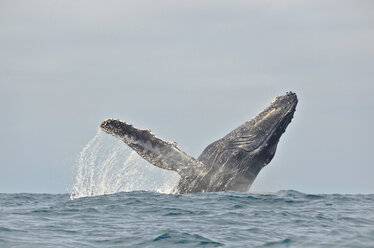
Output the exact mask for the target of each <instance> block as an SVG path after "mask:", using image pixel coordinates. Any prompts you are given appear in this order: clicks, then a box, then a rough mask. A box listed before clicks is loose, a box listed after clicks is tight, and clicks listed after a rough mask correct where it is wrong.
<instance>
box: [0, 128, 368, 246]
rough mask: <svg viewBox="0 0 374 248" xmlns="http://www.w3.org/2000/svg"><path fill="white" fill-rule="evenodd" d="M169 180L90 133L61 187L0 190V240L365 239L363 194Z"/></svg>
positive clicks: (326, 242)
mask: <svg viewBox="0 0 374 248" xmlns="http://www.w3.org/2000/svg"><path fill="white" fill-rule="evenodd" d="M108 137H109V138H108ZM178 180H179V177H178V175H176V174H175V173H173V172H170V171H164V170H161V169H159V168H156V167H154V166H152V165H150V164H148V163H147V162H145V161H144V160H143V159H141V158H140V157H139V156H138V155H137V154H136V153H134V152H133V151H132V150H131V149H129V148H128V147H127V146H126V145H124V144H123V142H119V141H117V140H116V139H111V137H110V136H108V135H104V134H103V133H101V132H98V134H97V135H96V136H95V137H94V138H93V139H92V140H91V141H90V142H89V143H88V144H87V146H86V147H84V149H83V150H82V152H81V153H80V156H79V159H78V161H77V165H76V172H75V183H74V185H73V186H72V188H71V193H70V194H28V193H22V194H0V248H3V247H4V248H5V247H25V248H26V247H27V248H29V247H30V248H32V247H374V195H372V194H371V195H342V194H329V195H326V194H305V193H301V192H297V191H292V190H287V191H279V192H275V193H266V194H255V193H239V192H216V193H196V194H185V195H176V194H171V192H172V189H173V187H174V186H175V185H176V184H177V182H178Z"/></svg>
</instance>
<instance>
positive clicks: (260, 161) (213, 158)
mask: <svg viewBox="0 0 374 248" xmlns="http://www.w3.org/2000/svg"><path fill="white" fill-rule="evenodd" d="M297 102H298V100H297V96H296V94H295V93H292V92H287V93H286V94H285V95H283V96H278V97H276V98H274V100H273V101H272V102H271V103H270V106H268V107H267V108H266V109H265V110H264V111H262V112H261V113H259V114H258V115H257V116H256V117H254V118H253V119H252V120H250V121H247V122H245V123H244V124H242V125H241V126H239V127H238V128H236V129H234V130H233V131H231V132H230V133H229V134H227V135H226V136H225V137H223V138H221V139H219V140H217V141H215V142H213V143H212V144H210V145H208V146H207V147H206V148H205V150H204V151H203V153H202V154H201V155H200V156H199V158H198V159H195V158H193V157H191V156H189V155H188V154H186V153H185V152H183V151H181V150H180V149H179V148H178V147H177V145H176V143H175V142H167V141H164V140H162V139H160V138H158V137H156V136H155V135H154V134H152V133H151V131H150V130H149V129H146V130H140V129H137V128H135V127H133V126H132V125H129V124H127V123H126V122H124V121H120V120H115V119H106V120H105V121H103V122H102V123H101V124H100V127H101V129H102V130H103V131H104V132H106V133H108V134H112V135H113V136H115V137H117V138H118V139H120V140H122V141H123V142H125V143H126V144H127V145H128V146H130V147H131V148H132V149H133V150H134V151H136V152H137V153H138V154H139V155H140V156H141V157H142V158H144V159H145V160H147V161H148V162H150V163H151V164H153V165H154V166H157V167H159V168H162V169H166V170H173V171H176V172H177V173H178V174H179V175H180V176H181V179H180V181H179V184H178V185H177V186H176V187H175V189H174V191H173V193H177V194H184V193H195V192H216V191H226V190H233V191H241V192H247V191H248V190H249V188H250V187H251V185H252V183H253V181H254V180H255V178H256V176H257V175H258V173H259V172H260V170H261V169H262V168H263V167H264V166H266V165H267V164H268V163H269V162H270V161H271V160H272V158H273V157H274V154H275V151H276V148H277V144H278V142H279V139H280V137H281V136H282V134H283V133H284V132H285V130H286V128H287V126H288V124H289V123H290V122H291V120H292V118H293V115H294V112H295V110H296V105H297Z"/></svg>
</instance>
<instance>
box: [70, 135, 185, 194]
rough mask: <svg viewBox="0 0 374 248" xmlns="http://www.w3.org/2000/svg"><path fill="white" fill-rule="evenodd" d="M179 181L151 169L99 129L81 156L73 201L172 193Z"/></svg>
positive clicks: (142, 160) (176, 178) (149, 165)
mask: <svg viewBox="0 0 374 248" xmlns="http://www.w3.org/2000/svg"><path fill="white" fill-rule="evenodd" d="M178 181H179V175H178V174H177V173H176V172H173V171H167V170H163V169H160V168H158V167H155V166H153V165H151V164H150V163H148V162H147V161H145V160H144V159H143V158H142V157H140V156H139V155H138V154H137V153H136V152H134V151H133V150H132V149H131V148H130V147H128V146H127V145H126V144H125V143H123V142H122V141H120V140H118V139H116V138H114V137H112V136H111V135H108V134H106V133H104V132H102V131H101V130H100V129H99V130H98V131H97V134H96V135H95V137H93V138H92V139H91V140H90V141H89V142H88V144H87V145H86V146H85V147H84V148H83V150H82V151H81V153H80V156H79V159H78V161H77V166H76V178H75V183H74V185H73V187H72V192H71V194H70V198H71V199H76V198H80V197H87V196H96V195H104V194H114V193H117V192H123V191H125V192H128V191H134V190H146V191H156V192H160V193H170V192H171V190H172V189H173V188H174V187H175V186H176V184H177V183H178Z"/></svg>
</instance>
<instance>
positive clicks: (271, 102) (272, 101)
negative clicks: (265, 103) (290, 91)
mask: <svg viewBox="0 0 374 248" xmlns="http://www.w3.org/2000/svg"><path fill="white" fill-rule="evenodd" d="M278 98H279V97H278V96H276V97H275V98H274V99H273V100H271V101H270V104H273V103H274V102H275V101H276V100H277V99H278Z"/></svg>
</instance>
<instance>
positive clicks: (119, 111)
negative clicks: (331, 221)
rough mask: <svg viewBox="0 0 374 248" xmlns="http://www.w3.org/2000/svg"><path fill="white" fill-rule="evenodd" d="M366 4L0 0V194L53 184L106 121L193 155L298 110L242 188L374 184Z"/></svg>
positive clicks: (373, 54) (63, 180)
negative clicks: (256, 119)
mask: <svg viewBox="0 0 374 248" xmlns="http://www.w3.org/2000/svg"><path fill="white" fill-rule="evenodd" d="M373 7H374V4H373V1H371V0H367V1H364V0H352V1H342V0H336V1H322V0H321V1H317V0H313V1H292V0H282V1H277V0H274V1H264V0H261V1H260V0H258V1H235V0H231V1H219V0H214V1H192V0H188V1H172V0H169V1H143V0H136V1H113V0H107V1H93V0H89V1H62V0H61V1H56V0H48V1H47V0H46V1H30V0H27V1H13V0H9V1H5V0H0V54H1V56H0V135H1V136H0V137H1V139H0V192H50V193H65V192H67V188H68V187H69V186H70V184H71V183H72V181H73V179H74V178H73V177H74V175H73V173H72V168H73V166H74V162H75V160H76V158H77V156H78V154H79V152H80V151H81V149H82V148H83V147H84V146H85V145H86V143H87V142H88V141H89V140H90V139H91V138H92V137H93V136H94V135H95V133H96V129H97V126H98V125H99V124H100V122H101V121H102V120H103V119H105V118H108V117H114V118H120V119H122V120H126V121H128V122H130V123H132V124H134V125H135V126H137V127H140V128H151V129H152V131H153V133H155V134H156V135H157V136H159V137H162V138H164V139H166V140H171V141H177V142H178V144H179V146H180V147H181V148H182V149H183V150H185V151H186V152H187V153H189V154H191V155H193V156H195V157H197V156H198V155H199V154H200V153H201V152H202V150H203V149H204V148H205V147H206V146H207V145H208V144H209V143H211V142H213V141H214V140H216V139H219V138H221V137H222V136H224V135H225V134H226V133H228V132H229V131H231V130H232V129H234V128H235V127H237V126H238V125H240V124H242V123H243V122H244V121H246V120H248V119H250V118H252V117H253V116H254V115H256V114H257V113H258V112H260V111H261V110H262V109H263V108H265V107H266V106H267V105H268V104H269V102H270V100H271V99H272V98H274V97H275V96H276V95H280V94H284V93H285V92H286V91H289V90H292V91H295V92H296V93H297V94H298V96H299V105H298V108H297V111H296V113H295V118H294V120H293V122H292V123H291V124H290V126H289V127H288V129H287V131H286V133H285V134H284V135H283V137H282V138H281V142H280V144H279V146H278V150H277V153H276V155H275V157H274V159H273V161H272V162H271V163H270V164H269V165H268V166H267V167H266V168H264V169H263V170H262V171H261V173H260V174H259V176H258V177H257V179H256V181H255V184H254V185H253V190H256V191H277V190H282V189H294V190H298V191H302V192H309V193H335V192H336V193H374V180H373V175H374V166H373V159H372V154H373V151H372V150H373V148H374V147H373V143H372V141H373V139H374V132H373V130H372V128H373V127H374V114H373V107H374V97H373V94H374V72H373V70H374V45H373V44H374V15H373Z"/></svg>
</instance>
